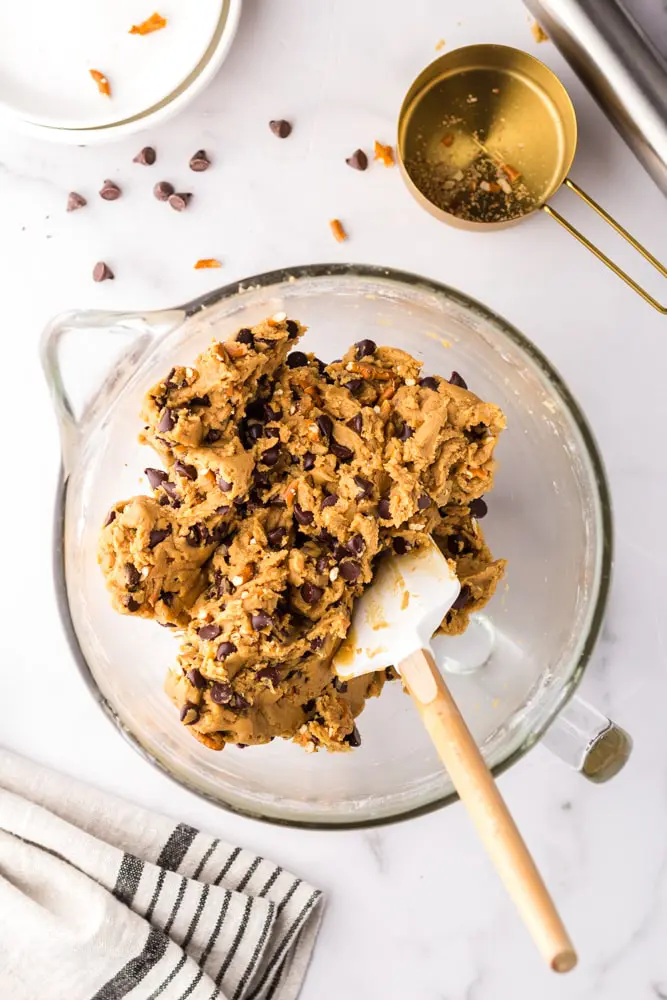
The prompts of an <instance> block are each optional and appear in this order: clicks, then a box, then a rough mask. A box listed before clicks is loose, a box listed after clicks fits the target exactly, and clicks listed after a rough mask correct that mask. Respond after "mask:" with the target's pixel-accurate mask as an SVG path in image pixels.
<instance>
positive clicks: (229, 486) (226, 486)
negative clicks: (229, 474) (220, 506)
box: [216, 476, 234, 493]
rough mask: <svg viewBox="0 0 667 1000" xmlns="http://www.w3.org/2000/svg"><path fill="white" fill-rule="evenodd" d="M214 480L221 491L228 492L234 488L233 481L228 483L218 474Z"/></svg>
mask: <svg viewBox="0 0 667 1000" xmlns="http://www.w3.org/2000/svg"><path fill="white" fill-rule="evenodd" d="M216 482H217V484H218V486H219V487H220V489H221V490H222V492H223V493H229V491H230V490H232V489H233V488H234V485H233V483H228V482H227V480H226V479H223V478H222V476H218V477H217V479H216Z"/></svg>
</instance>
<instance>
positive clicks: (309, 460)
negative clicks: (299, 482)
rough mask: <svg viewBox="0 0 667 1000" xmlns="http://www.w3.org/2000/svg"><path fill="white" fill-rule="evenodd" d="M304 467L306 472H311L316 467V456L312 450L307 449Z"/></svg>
mask: <svg viewBox="0 0 667 1000" xmlns="http://www.w3.org/2000/svg"><path fill="white" fill-rule="evenodd" d="M303 468H304V470H305V472H310V470H311V469H314V468H315V456H314V455H313V453H312V451H307V452H306V453H305V454H304V456H303Z"/></svg>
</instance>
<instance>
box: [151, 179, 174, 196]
mask: <svg viewBox="0 0 667 1000" xmlns="http://www.w3.org/2000/svg"><path fill="white" fill-rule="evenodd" d="M173 193H174V185H173V184H170V183H169V181H158V182H157V184H156V185H155V187H154V188H153V194H154V195H155V197H156V198H157V200H158V201H169V199H170V198H171V196H172V194H173Z"/></svg>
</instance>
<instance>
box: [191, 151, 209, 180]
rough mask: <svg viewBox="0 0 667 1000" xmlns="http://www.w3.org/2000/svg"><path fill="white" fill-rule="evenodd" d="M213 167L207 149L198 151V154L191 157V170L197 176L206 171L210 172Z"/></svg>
mask: <svg viewBox="0 0 667 1000" xmlns="http://www.w3.org/2000/svg"><path fill="white" fill-rule="evenodd" d="M210 166H211V161H210V160H209V158H208V156H207V154H206V150H205V149H198V150H197V152H196V153H195V154H194V155H193V156H191V157H190V170H194V172H195V173H196V174H201V173H203V172H204V170H208V168H209V167H210Z"/></svg>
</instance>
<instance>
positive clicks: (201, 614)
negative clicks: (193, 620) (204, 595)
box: [197, 608, 208, 618]
mask: <svg viewBox="0 0 667 1000" xmlns="http://www.w3.org/2000/svg"><path fill="white" fill-rule="evenodd" d="M197 618H208V611H207V610H206V609H205V608H202V609H201V611H200V612H199V614H198V615H197Z"/></svg>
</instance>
